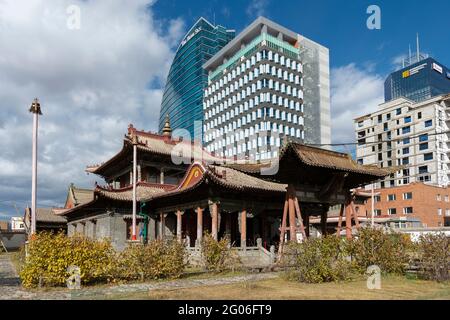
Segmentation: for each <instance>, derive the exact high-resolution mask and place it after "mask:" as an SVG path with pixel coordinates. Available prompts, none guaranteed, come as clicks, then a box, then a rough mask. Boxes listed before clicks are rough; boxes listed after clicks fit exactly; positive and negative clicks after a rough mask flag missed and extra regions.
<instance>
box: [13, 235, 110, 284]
mask: <svg viewBox="0 0 450 320" xmlns="http://www.w3.org/2000/svg"><path fill="white" fill-rule="evenodd" d="M27 251H28V256H27V257H26V259H25V262H24V264H23V266H22V269H21V270H20V278H21V280H22V284H23V286H24V287H36V286H37V285H38V284H40V283H41V284H44V285H48V286H60V285H65V284H66V281H67V279H68V277H69V276H70V274H69V273H68V271H67V269H68V267H69V266H77V267H79V268H80V280H81V283H84V284H87V283H93V282H98V281H108V280H111V279H112V278H113V273H114V270H115V268H116V267H115V262H116V253H115V251H114V249H113V247H112V246H111V243H110V242H109V241H107V240H101V241H97V240H92V239H89V238H84V237H81V236H74V237H67V236H66V235H64V234H63V233H58V234H56V235H54V234H51V233H47V232H42V233H38V234H36V235H34V236H33V238H32V239H31V240H30V241H29V243H28V248H27Z"/></svg>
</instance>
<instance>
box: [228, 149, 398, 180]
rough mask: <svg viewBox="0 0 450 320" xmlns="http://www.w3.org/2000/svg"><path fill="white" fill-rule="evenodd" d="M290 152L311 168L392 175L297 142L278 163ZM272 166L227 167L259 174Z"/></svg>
mask: <svg viewBox="0 0 450 320" xmlns="http://www.w3.org/2000/svg"><path fill="white" fill-rule="evenodd" d="M290 151H293V153H294V154H295V155H296V158H297V159H298V160H300V161H301V162H302V163H303V164H305V165H307V166H310V167H317V168H328V169H332V170H338V171H344V172H352V173H360V174H365V175H373V176H375V177H380V178H381V177H385V176H387V175H389V174H390V173H391V172H390V171H389V170H386V169H380V168H378V167H377V166H368V165H361V164H358V163H357V162H356V161H354V160H353V159H352V157H351V156H350V155H349V154H346V153H341V152H336V151H331V150H326V149H321V148H317V147H311V146H307V145H304V144H300V143H296V142H290V143H288V144H287V145H286V146H285V147H284V148H283V149H282V150H281V152H280V158H279V160H278V161H279V162H282V161H283V160H284V158H286V157H287V154H288V153H289V152H290ZM270 165H271V163H270V161H264V162H260V163H251V162H247V163H235V164H227V165H226V166H227V167H229V168H233V169H236V170H239V171H242V172H246V173H259V172H260V171H261V169H263V168H268V167H270Z"/></svg>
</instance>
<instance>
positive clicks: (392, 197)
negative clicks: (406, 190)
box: [387, 194, 395, 201]
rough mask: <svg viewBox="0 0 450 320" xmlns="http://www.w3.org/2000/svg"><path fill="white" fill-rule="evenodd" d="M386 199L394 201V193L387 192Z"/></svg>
mask: <svg viewBox="0 0 450 320" xmlns="http://www.w3.org/2000/svg"><path fill="white" fill-rule="evenodd" d="M387 199H388V201H395V194H389V195H388V197H387Z"/></svg>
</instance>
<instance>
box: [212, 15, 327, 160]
mask: <svg viewBox="0 0 450 320" xmlns="http://www.w3.org/2000/svg"><path fill="white" fill-rule="evenodd" d="M302 57H303V58H302ZM302 59H305V60H307V59H308V70H311V71H310V72H311V73H310V74H308V75H306V74H304V73H306V71H305V70H304V67H303V61H302ZM204 68H205V70H206V71H207V72H208V86H207V87H206V89H205V91H204V104H203V108H204V125H203V130H204V132H205V135H204V143H205V146H206V149H207V150H208V151H209V152H212V153H214V154H216V155H219V156H223V157H237V158H239V159H254V160H261V159H269V158H275V157H277V156H278V155H279V147H280V146H281V145H282V143H283V142H284V141H286V140H294V141H298V142H310V143H329V139H330V120H329V66H328V50H327V49H326V48H324V47H322V46H320V45H318V44H316V43H314V42H312V41H310V40H308V39H306V38H304V37H302V36H300V35H298V34H297V33H295V32H293V31H290V30H288V29H286V28H284V27H282V26H280V25H278V24H276V23H274V22H272V21H270V20H268V19H266V18H264V17H259V18H258V19H256V20H255V21H254V22H253V23H252V24H250V25H249V26H248V27H247V28H245V29H244V30H243V31H242V32H241V33H240V34H239V35H238V36H237V37H236V38H234V39H233V40H232V41H230V43H228V44H227V45H226V46H225V47H224V48H222V49H221V50H220V51H219V52H218V53H216V54H215V55H214V56H213V57H212V58H211V59H210V60H208V61H207V62H206V63H205V64H204ZM308 72H309V71H308ZM306 78H307V81H308V83H307V85H306V84H305V83H304V79H306ZM305 87H307V88H308V94H309V95H310V96H309V97H306V96H305V95H304V90H305ZM306 101H308V105H307V107H306V105H305V102H306ZM306 125H308V127H311V128H310V129H305V126H306ZM308 132H309V133H310V135H311V137H310V139H308V134H307V133H308Z"/></svg>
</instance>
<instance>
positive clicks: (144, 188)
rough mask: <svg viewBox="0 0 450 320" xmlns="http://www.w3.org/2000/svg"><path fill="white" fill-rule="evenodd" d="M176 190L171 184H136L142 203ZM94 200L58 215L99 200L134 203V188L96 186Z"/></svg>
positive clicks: (70, 212)
mask: <svg viewBox="0 0 450 320" xmlns="http://www.w3.org/2000/svg"><path fill="white" fill-rule="evenodd" d="M174 188H176V186H175V185H169V184H157V183H147V182H138V183H137V184H136V200H137V201H142V200H143V199H146V198H149V197H153V196H155V195H157V194H160V193H164V192H167V191H169V190H172V189H174ZM93 193H94V198H93V199H92V200H91V201H89V202H86V203H84V204H81V205H78V206H76V207H74V208H70V209H65V210H60V211H59V212H57V214H58V215H63V216H65V215H68V214H72V213H73V212H75V211H78V210H81V209H83V208H87V207H89V206H91V205H93V204H94V203H95V202H96V201H97V200H99V199H106V200H115V201H124V202H130V203H131V202H132V201H133V186H132V185H130V186H127V187H124V188H120V189H112V188H109V187H102V186H98V185H97V186H96V187H95V189H94V191H93Z"/></svg>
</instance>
